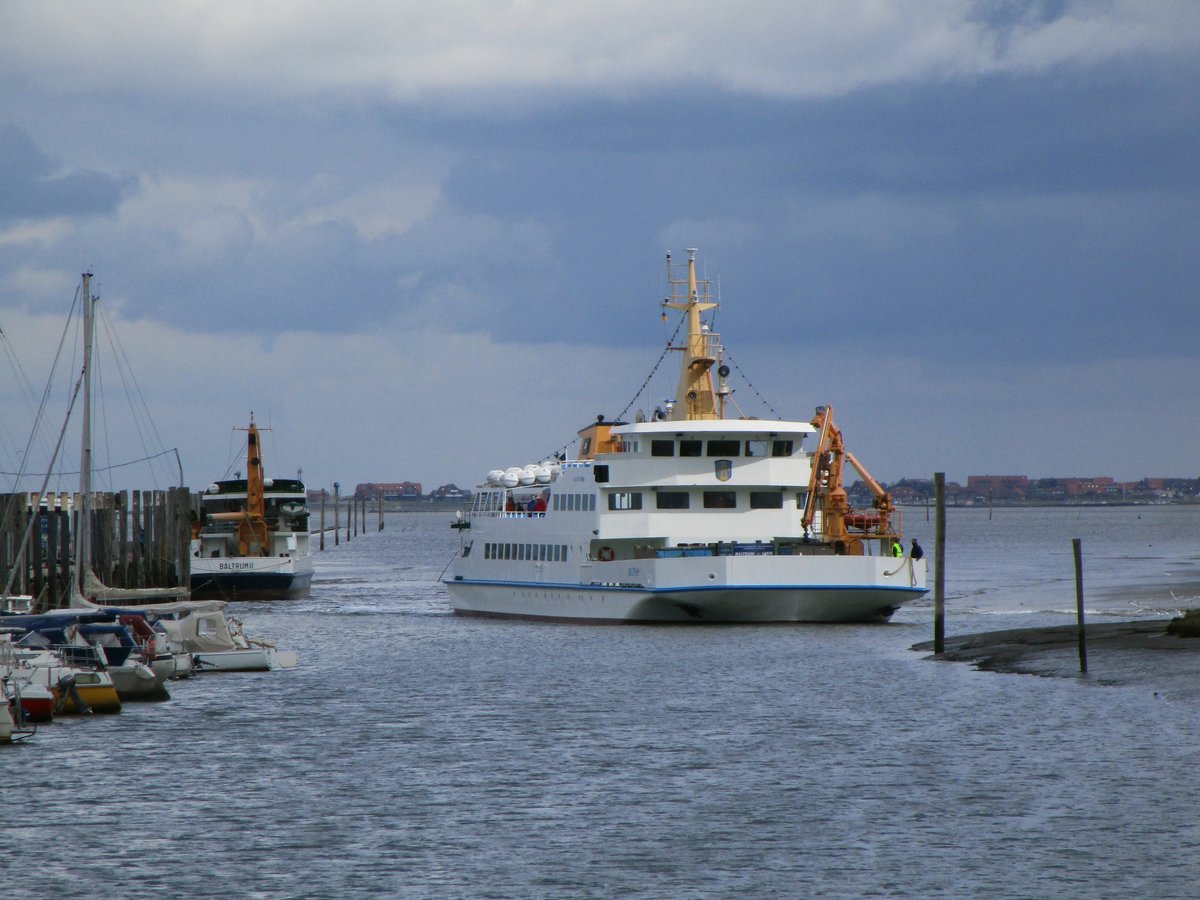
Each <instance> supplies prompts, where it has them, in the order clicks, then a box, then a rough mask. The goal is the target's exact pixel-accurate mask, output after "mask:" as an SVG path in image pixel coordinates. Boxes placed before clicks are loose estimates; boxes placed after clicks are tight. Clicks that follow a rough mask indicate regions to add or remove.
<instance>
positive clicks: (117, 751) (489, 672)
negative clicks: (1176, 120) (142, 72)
mask: <svg viewBox="0 0 1200 900" xmlns="http://www.w3.org/2000/svg"><path fill="white" fill-rule="evenodd" d="M369 518H370V519H372V525H373V517H369ZM906 520H907V521H906V527H907V530H908V532H909V534H910V535H916V536H917V537H918V538H919V539H920V540H921V542H922V544H924V546H925V547H926V549H927V550H931V549H932V537H931V536H932V531H933V526H932V522H930V521H928V520H926V518H925V511H924V510H922V509H911V508H910V509H908V510H907V511H906ZM449 522H450V515H449V514H446V513H397V514H389V515H388V516H387V527H386V530H384V531H383V532H380V533H375V532H372V533H370V534H367V535H360V536H357V537H355V538H354V539H353V540H352V541H349V542H347V541H346V540H345V536H344V535H343V539H342V542H341V544H340V546H337V547H334V546H332V538H327V549H326V551H325V552H324V553H318V554H317V556H316V566H317V574H316V577H315V580H314V583H313V589H312V595H311V596H310V597H309V598H307V599H304V600H300V601H297V602H292V603H288V604H274V605H271V604H256V605H247V604H237V605H232V606H231V607H230V609H229V612H230V613H231V614H233V615H236V616H238V617H240V618H242V619H243V620H244V621H245V624H246V630H247V632H248V633H249V634H251V635H258V636H262V637H265V638H269V639H271V640H273V641H275V642H276V643H277V644H278V645H279V646H281V647H286V648H289V649H295V650H297V651H298V652H299V654H300V666H299V668H297V669H294V670H291V671H282V672H275V673H265V674H257V673H247V674H224V675H215V674H210V675H205V676H202V677H197V678H194V679H192V680H190V681H187V682H180V683H175V684H173V685H172V686H171V691H172V699H171V700H169V701H166V702H163V703H156V704H130V705H127V706H126V707H125V708H124V709H123V710H122V712H121V713H120V714H119V715H116V716H107V717H104V716H94V717H90V718H74V719H66V720H61V721H56V722H54V723H52V724H50V725H47V726H43V727H42V729H41V730H40V731H39V732H38V734H37V735H36V736H35V737H34V738H33V739H32V740H31V741H29V742H27V743H25V744H23V745H19V746H14V747H11V748H5V749H4V750H3V752H2V753H0V766H3V772H4V774H5V792H4V796H5V800H6V803H5V806H6V812H5V816H4V826H3V836H4V843H5V851H4V854H3V856H0V869H2V870H3V881H4V884H5V893H6V894H7V895H8V896H14V897H15V896H22V897H23V896H29V897H64V896H89V897H118V896H121V897H124V896H209V897H242V896H247V897H357V896H402V897H421V896H456V897H457V896H464V897H616V896H621V897H732V896H739V897H744V896H749V897H756V896H787V897H805V896H816V895H823V896H847V897H857V896H904V897H929V896H953V897H967V896H970V897H1059V896H1075V897H1127V896H1130V895H1133V894H1139V895H1143V896H1153V897H1192V896H1195V895H1196V891H1197V887H1196V881H1197V878H1198V877H1200V860H1198V858H1197V856H1196V848H1197V846H1198V845H1200V812H1198V810H1200V803H1198V801H1200V787H1198V786H1197V778H1196V766H1195V764H1196V761H1197V758H1198V757H1197V748H1200V670H1197V668H1196V667H1195V663H1194V660H1195V658H1196V656H1197V654H1184V655H1177V654H1170V655H1171V656H1172V657H1178V658H1173V659H1172V660H1170V661H1165V660H1151V661H1146V660H1144V659H1140V660H1133V659H1129V660H1122V661H1114V660H1106V659H1105V658H1103V657H1100V658H1096V657H1093V658H1092V659H1091V660H1090V674H1089V675H1088V676H1087V677H1086V678H1081V677H1078V676H1075V675H1074V674H1073V673H1072V672H1071V669H1070V663H1071V661H1070V660H1066V661H1065V662H1064V661H1061V660H1060V661H1058V662H1055V661H1051V662H1049V663H1048V664H1047V665H1048V667H1049V668H1050V669H1054V668H1055V666H1058V674H1059V675H1061V676H1062V677H1055V678H1047V677H1032V676H1022V675H1007V674H997V673H988V672H979V671H976V670H974V669H973V668H971V667H970V666H967V665H961V664H951V663H944V662H936V661H933V660H930V659H929V658H928V657H927V655H926V654H923V653H919V652H914V651H913V650H911V649H910V648H911V647H912V645H913V644H916V643H918V642H920V641H925V640H928V639H929V638H930V637H931V635H932V612H931V610H932V601H931V600H928V599H927V600H925V601H923V602H922V603H920V604H918V605H916V606H914V607H912V608H910V609H905V610H902V611H900V612H899V613H898V614H897V615H896V616H895V617H894V618H893V620H892V621H891V622H890V623H888V624H886V625H879V626H805V625H787V626H761V627H751V626H744V627H721V626H716V627H690V626H680V627H647V626H573V625H564V624H539V623H527V622H513V621H491V620H475V619H464V618H457V617H455V616H453V615H452V614H451V613H450V610H449V604H448V601H447V596H446V593H445V591H444V589H443V587H442V586H441V585H440V583H439V576H440V575H441V573H442V571H443V570H444V568H445V566H446V564H447V563H448V562H449V560H450V558H451V556H452V555H453V554H454V553H456V552H457V550H458V546H459V539H460V538H459V535H458V533H456V532H454V531H453V530H451V529H450V528H449ZM948 530H949V543H948V551H947V574H948V592H947V595H948V601H947V605H948V617H947V632H948V633H949V634H951V635H953V634H961V633H965V632H968V631H985V630H993V629H999V628H1009V627H1027V626H1032V625H1040V624H1065V623H1069V622H1072V621H1073V620H1074V619H1073V616H1074V609H1075V594H1074V570H1073V568H1072V566H1073V562H1072V551H1071V539H1072V538H1074V537H1078V538H1081V539H1082V541H1083V552H1084V579H1085V591H1086V597H1087V610H1088V616H1089V618H1090V620H1092V621H1111V620H1114V619H1120V618H1131V617H1143V616H1154V617H1166V616H1170V615H1173V614H1175V613H1177V612H1178V611H1179V610H1180V609H1185V608H1189V607H1191V606H1194V605H1198V604H1200V543H1198V542H1197V536H1198V535H1200V506H1187V507H1184V506H1163V507H1118V508H1072V509H1021V510H1011V509H997V510H996V511H995V512H994V513H989V512H988V510H987V509H969V510H957V509H955V510H951V511H950V513H949V529H948ZM463 538H464V539H466V540H469V539H470V534H469V532H468V533H466V534H465V535H463ZM1118 662H1119V663H1120V664H1119V665H1118V664H1117V663H1118Z"/></svg>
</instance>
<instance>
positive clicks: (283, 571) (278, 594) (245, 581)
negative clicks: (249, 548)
mask: <svg viewBox="0 0 1200 900" xmlns="http://www.w3.org/2000/svg"><path fill="white" fill-rule="evenodd" d="M214 563H222V564H224V567H222V568H218V567H217V566H216V565H213V564H214ZM231 564H235V565H236V566H237V568H232V567H231ZM312 576H313V570H312V562H311V560H308V559H289V560H288V561H287V563H286V564H285V565H281V564H280V563H279V561H278V560H272V559H270V558H265V559H262V560H257V559H256V560H247V559H236V560H230V559H223V560H212V561H211V562H210V561H208V560H199V559H193V560H192V576H191V589H192V595H193V596H194V597H195V598H197V599H206V598H213V599H220V600H230V601H238V600H249V601H259V600H295V599H297V598H300V597H306V596H308V593H309V588H310V587H311V586H312Z"/></svg>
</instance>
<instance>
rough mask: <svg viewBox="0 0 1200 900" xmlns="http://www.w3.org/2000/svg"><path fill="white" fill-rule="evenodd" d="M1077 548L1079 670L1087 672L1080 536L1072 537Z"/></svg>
mask: <svg viewBox="0 0 1200 900" xmlns="http://www.w3.org/2000/svg"><path fill="white" fill-rule="evenodd" d="M1071 546H1072V547H1073V548H1074V550H1075V619H1076V622H1077V628H1078V630H1079V671H1080V672H1081V673H1082V674H1084V675H1086V674H1087V636H1086V635H1085V633H1084V627H1083V547H1082V543H1081V541H1080V540H1079V538H1072V539H1071Z"/></svg>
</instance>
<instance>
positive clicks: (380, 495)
mask: <svg viewBox="0 0 1200 900" xmlns="http://www.w3.org/2000/svg"><path fill="white" fill-rule="evenodd" d="M379 530H380V531H383V491H380V492H379Z"/></svg>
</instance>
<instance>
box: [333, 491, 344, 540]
mask: <svg viewBox="0 0 1200 900" xmlns="http://www.w3.org/2000/svg"><path fill="white" fill-rule="evenodd" d="M341 490H342V486H341V485H340V484H338V483H337V482H336V481H335V482H334V483H333V546H335V547H337V546H338V545H340V544H341V538H340V537H339V531H340V529H341V527H342V526H341V523H340V522H339V521H338V500H339V499H340V498H339V495H340V494H341Z"/></svg>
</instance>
